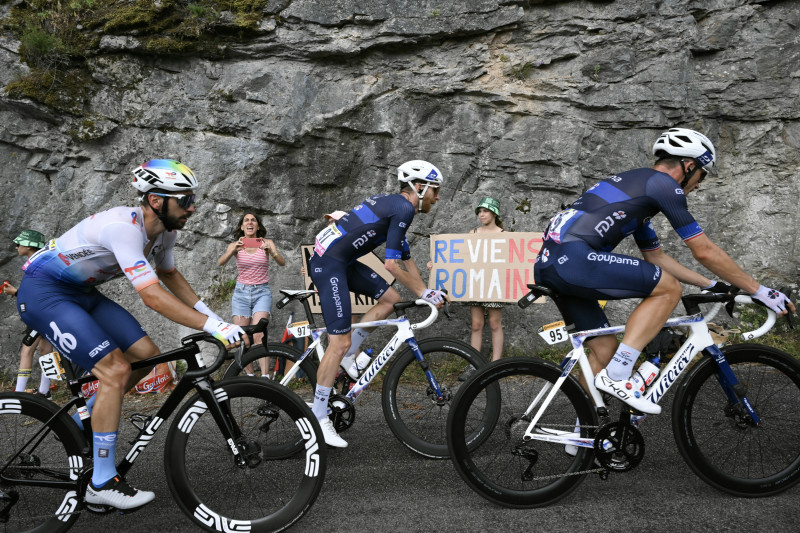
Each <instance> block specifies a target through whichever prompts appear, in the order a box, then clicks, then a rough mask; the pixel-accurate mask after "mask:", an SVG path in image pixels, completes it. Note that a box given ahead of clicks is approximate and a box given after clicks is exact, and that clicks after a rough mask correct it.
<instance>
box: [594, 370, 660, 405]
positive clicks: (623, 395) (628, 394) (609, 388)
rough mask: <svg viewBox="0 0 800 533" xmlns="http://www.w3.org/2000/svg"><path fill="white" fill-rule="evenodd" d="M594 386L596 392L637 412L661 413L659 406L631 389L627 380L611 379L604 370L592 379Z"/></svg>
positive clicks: (631, 385) (630, 384)
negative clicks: (605, 394) (602, 393)
mask: <svg viewBox="0 0 800 533" xmlns="http://www.w3.org/2000/svg"><path fill="white" fill-rule="evenodd" d="M594 386H595V387H597V390H600V391H603V392H607V393H608V394H610V395H611V396H614V397H615V398H617V399H619V400H622V401H623V402H625V403H626V404H628V405H630V406H631V407H633V408H634V409H636V410H637V411H641V412H642V413H645V414H648V415H657V414H660V413H661V406H660V405H658V404H655V403H653V402H651V401H650V400H648V399H647V398H645V397H644V396H643V395H642V393H641V392H639V391H638V390H634V389H633V384H632V383H631V382H630V381H629V380H627V379H620V380H616V379H611V378H610V377H608V372H607V371H606V369H605V368H604V369H603V370H601V371H600V372H598V373H597V376H595V378H594Z"/></svg>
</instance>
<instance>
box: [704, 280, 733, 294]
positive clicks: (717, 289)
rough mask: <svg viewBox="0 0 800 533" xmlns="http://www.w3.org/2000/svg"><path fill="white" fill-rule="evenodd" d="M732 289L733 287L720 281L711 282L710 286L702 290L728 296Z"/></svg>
mask: <svg viewBox="0 0 800 533" xmlns="http://www.w3.org/2000/svg"><path fill="white" fill-rule="evenodd" d="M732 289H733V287H731V286H730V285H728V284H727V283H724V282H722V281H712V282H711V285H709V286H708V287H703V288H702V290H704V291H708V292H713V293H716V294H728V293H729V292H731V290H732Z"/></svg>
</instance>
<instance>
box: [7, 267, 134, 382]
mask: <svg viewBox="0 0 800 533" xmlns="http://www.w3.org/2000/svg"><path fill="white" fill-rule="evenodd" d="M17 311H19V315H20V317H21V318H22V321H23V322H25V324H27V325H28V326H30V327H32V328H33V329H35V330H36V331H38V332H39V333H40V334H42V336H44V338H46V339H47V340H48V341H49V342H50V344H52V345H53V349H54V350H56V351H57V352H59V353H60V354H61V355H62V356H64V357H66V358H67V359H69V360H70V361H72V362H73V363H76V364H77V365H79V366H81V367H83V368H84V369H86V370H91V369H92V367H94V365H95V364H96V363H97V362H98V361H99V360H100V359H102V358H103V357H105V356H106V355H108V354H109V353H111V352H112V351H114V350H116V349H117V348H119V349H121V350H122V351H123V352H125V351H127V350H128V348H130V347H131V346H132V345H133V344H134V343H135V342H136V341H138V340H139V339H141V338H142V337H145V336H147V333H145V331H144V329H142V326H141V325H140V324H139V322H138V321H137V320H136V319H135V318H133V315H131V314H130V313H129V312H128V311H126V310H125V309H123V308H122V306H120V305H119V304H117V303H116V302H112V301H111V300H109V299H108V298H106V297H105V296H103V295H102V294H101V293H100V292H99V291H98V290H97V289H95V288H93V287H76V286H73V285H68V284H65V283H62V282H59V281H54V280H52V279H50V278H49V277H35V276H30V275H25V276H23V277H22V282H21V283H20V285H19V292H18V293H17Z"/></svg>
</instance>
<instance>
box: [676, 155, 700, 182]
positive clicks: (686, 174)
mask: <svg viewBox="0 0 800 533" xmlns="http://www.w3.org/2000/svg"><path fill="white" fill-rule="evenodd" d="M691 162H694V168H693V169H692V170H690V171H689V172H687V171H686V167H685V166H684V163H691ZM699 169H700V167H699V166H698V164H697V161H694V160H692V159H688V160H687V159H681V170H683V181H681V189H685V188H686V186H687V185H688V184H689V180H690V179H692V176H694V173H695V172H697V171H698V170H699Z"/></svg>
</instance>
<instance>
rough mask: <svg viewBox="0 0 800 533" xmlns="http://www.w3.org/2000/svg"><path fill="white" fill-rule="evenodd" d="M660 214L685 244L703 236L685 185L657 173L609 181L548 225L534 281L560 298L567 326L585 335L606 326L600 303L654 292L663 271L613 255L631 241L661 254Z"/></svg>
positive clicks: (620, 176)
mask: <svg viewBox="0 0 800 533" xmlns="http://www.w3.org/2000/svg"><path fill="white" fill-rule="evenodd" d="M657 213H664V215H665V216H666V217H667V220H669V222H670V224H672V227H673V228H675V231H676V232H677V233H678V235H680V237H681V238H682V239H684V240H689V239H692V238H694V237H697V236H698V235H702V233H703V230H702V229H701V228H700V225H699V224H698V223H697V222H696V221H695V219H694V217H692V215H691V214H690V213H689V211H688V209H687V206H686V195H685V194H684V192H683V189H681V187H680V185H679V184H678V183H677V182H676V181H675V180H674V179H672V178H671V177H670V176H669V175H668V174H665V173H663V172H658V171H656V170H653V169H651V168H640V169H636V170H630V171H628V172H623V173H621V174H617V175H614V176H611V177H609V178H606V179H604V180H603V181H601V182H599V183H597V184H596V185H594V186H593V187H591V188H590V189H589V190H587V191H586V192H585V193H583V195H581V197H580V198H578V200H576V201H575V202H574V203H573V204H572V205H570V206H569V208H567V209H564V210H563V211H561V212H560V213H558V214H557V215H556V216H554V217H553V218H552V219H551V220H550V224H549V225H548V227H547V230H545V234H544V238H543V241H544V242H543V243H542V249H541V251H540V252H539V256H538V257H537V258H536V264H535V265H534V277H535V278H536V283H538V284H540V285H544V286H546V287H550V288H553V289H555V290H556V291H558V292H559V293H560V294H561V295H562V308H563V311H564V313H565V316H564V318H565V320H567V321H568V322H571V323H574V324H575V325H576V327H577V328H578V329H579V330H586V329H593V328H599V327H603V326H606V325H608V320H607V319H606V316H605V313H604V312H603V309H602V308H601V307H600V306H599V304H598V303H597V300H598V299H600V300H607V299H608V300H616V299H621V298H643V297H647V296H649V295H650V294H651V293H652V292H653V289H655V287H656V285H658V283H659V281H660V280H661V275H662V272H661V269H660V268H659V267H658V266H656V265H653V264H651V263H648V262H647V261H644V260H642V259H639V258H636V257H631V256H627V255H622V254H617V253H612V250H613V249H614V248H616V246H617V245H618V244H619V243H620V241H622V239H624V238H625V237H627V236H628V235H633V238H634V240H635V241H636V244H637V245H638V246H639V249H640V250H642V251H652V250H657V249H658V248H660V247H661V243H660V242H659V240H658V236H657V235H656V232H655V230H654V229H653V225H652V223H651V218H652V217H653V216H654V215H656V214H657Z"/></svg>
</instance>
